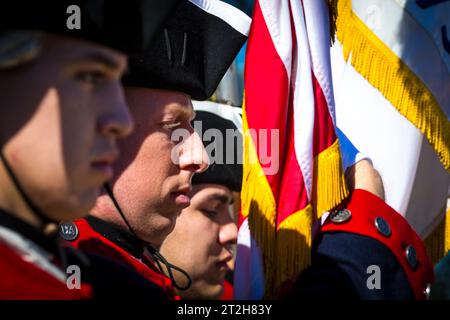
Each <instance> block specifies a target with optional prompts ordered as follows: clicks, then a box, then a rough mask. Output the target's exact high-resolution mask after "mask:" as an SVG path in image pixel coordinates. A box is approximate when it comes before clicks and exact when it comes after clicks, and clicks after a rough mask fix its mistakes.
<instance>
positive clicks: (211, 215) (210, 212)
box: [200, 209, 217, 219]
mask: <svg viewBox="0 0 450 320" xmlns="http://www.w3.org/2000/svg"><path fill="white" fill-rule="evenodd" d="M200 211H201V212H203V214H204V215H206V216H207V217H208V218H210V219H214V218H215V217H216V216H217V211H215V210H209V209H201V210H200Z"/></svg>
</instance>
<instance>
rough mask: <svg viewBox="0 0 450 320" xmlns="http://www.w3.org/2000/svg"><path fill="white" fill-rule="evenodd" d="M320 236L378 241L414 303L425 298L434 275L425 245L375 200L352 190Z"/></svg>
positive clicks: (363, 191) (375, 198)
mask: <svg viewBox="0 0 450 320" xmlns="http://www.w3.org/2000/svg"><path fill="white" fill-rule="evenodd" d="M321 232H322V233H326V232H349V233H354V234H358V235H361V236H366V237H370V238H373V239H375V240H378V241H380V242H381V243H383V244H384V245H385V246H386V247H388V248H389V250H390V251H391V252H392V253H393V254H394V255H395V257H396V258H397V261H398V262H399V263H400V265H401V267H402V269H403V270H404V272H405V274H406V276H407V278H408V281H409V283H410V285H411V288H412V289H413V291H414V295H415V297H416V299H424V298H425V297H426V295H427V291H428V288H429V285H430V284H431V283H432V282H433V280H434V273H433V264H432V263H431V260H430V259H429V258H428V256H427V253H426V249H425V245H424V243H423V241H422V240H421V239H420V237H419V236H418V235H417V233H416V232H415V231H414V230H413V229H412V228H411V226H410V225H409V224H408V222H407V221H406V220H405V218H403V217H402V216H401V215H400V214H399V213H397V212H396V211H395V210H394V209H392V208H391V207H390V206H389V205H388V204H386V202H384V201H383V200H381V199H380V198H378V197H377V196H375V195H373V194H372V193H370V192H367V191H365V190H361V189H356V190H354V191H353V192H352V194H351V195H350V197H349V198H348V199H347V201H346V203H345V204H344V205H343V206H342V207H341V208H340V209H337V210H335V211H333V212H331V213H330V215H329V217H328V218H327V220H326V221H325V223H324V225H323V226H322V228H321Z"/></svg>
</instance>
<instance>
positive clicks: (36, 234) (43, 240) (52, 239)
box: [0, 208, 59, 256]
mask: <svg viewBox="0 0 450 320" xmlns="http://www.w3.org/2000/svg"><path fill="white" fill-rule="evenodd" d="M0 225H1V226H3V227H5V228H8V229H10V230H12V231H15V232H17V233H18V234H20V235H21V236H23V237H24V238H26V239H28V240H30V241H32V242H34V243H35V244H37V245H38V246H40V247H41V248H42V249H44V250H45V251H47V252H49V253H51V254H54V255H55V256H57V255H58V252H59V250H58V244H57V235H56V234H55V235H54V236H46V235H45V234H43V233H42V232H41V231H40V230H39V229H37V228H35V227H33V226H31V225H30V224H28V223H26V222H25V221H23V220H21V219H19V218H17V217H16V216H14V215H13V214H12V213H10V212H8V211H6V210H4V209H1V208H0Z"/></svg>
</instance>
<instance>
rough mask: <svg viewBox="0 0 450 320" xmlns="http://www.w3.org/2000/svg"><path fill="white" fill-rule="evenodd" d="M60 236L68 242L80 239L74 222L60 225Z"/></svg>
mask: <svg viewBox="0 0 450 320" xmlns="http://www.w3.org/2000/svg"><path fill="white" fill-rule="evenodd" d="M59 236H60V237H61V238H63V239H64V240H67V241H73V240H75V239H76V238H77V237H78V228H77V225H76V224H75V223H73V222H65V223H61V224H60V225H59Z"/></svg>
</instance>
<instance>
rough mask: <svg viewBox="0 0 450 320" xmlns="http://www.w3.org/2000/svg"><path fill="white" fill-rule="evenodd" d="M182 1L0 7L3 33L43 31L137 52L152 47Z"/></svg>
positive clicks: (75, 0)
mask: <svg viewBox="0 0 450 320" xmlns="http://www.w3.org/2000/svg"><path fill="white" fill-rule="evenodd" d="M181 1H182V0H164V1H161V0H127V1H105V0H58V1H54V0H40V1H27V2H23V1H14V0H13V1H6V2H4V3H2V4H1V6H0V31H2V32H3V31H5V30H25V29H26V30H42V31H47V32H50V33H55V34H61V35H65V36H72V37H78V38H83V39H87V40H91V41H94V42H97V43H100V44H103V45H106V46H109V47H112V48H115V49H118V50H121V51H123V52H125V53H128V54H129V53H137V52H142V50H144V49H145V48H147V47H148V46H149V44H150V43H151V41H152V38H153V36H154V35H155V34H156V33H158V32H159V31H160V27H161V24H162V22H164V21H165V20H166V17H167V16H168V15H169V14H170V13H171V12H172V10H173V8H174V7H175V6H176V5H177V4H178V3H180V2H181ZM74 15H78V18H79V19H77V18H74ZM76 21H78V22H79V23H75V22H76Z"/></svg>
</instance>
